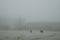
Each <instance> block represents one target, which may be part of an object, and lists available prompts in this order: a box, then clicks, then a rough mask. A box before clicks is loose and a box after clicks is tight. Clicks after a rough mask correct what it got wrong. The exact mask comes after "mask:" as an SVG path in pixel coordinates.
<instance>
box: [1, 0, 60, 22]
mask: <svg viewBox="0 0 60 40" xmlns="http://www.w3.org/2000/svg"><path fill="white" fill-rule="evenodd" d="M0 16H4V17H7V18H12V19H13V18H14V19H16V18H18V17H19V16H21V17H22V18H25V19H26V21H27V22H32V21H39V22H40V21H49V22H52V21H57V22H60V0H0Z"/></svg>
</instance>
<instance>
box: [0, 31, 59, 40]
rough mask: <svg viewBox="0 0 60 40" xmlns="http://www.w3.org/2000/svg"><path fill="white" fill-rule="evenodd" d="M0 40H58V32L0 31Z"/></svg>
mask: <svg viewBox="0 0 60 40" xmlns="http://www.w3.org/2000/svg"><path fill="white" fill-rule="evenodd" d="M0 40H60V32H51V31H44V32H43V33H40V32H39V31H36V30H35V31H33V32H32V33H30V32H29V31H0Z"/></svg>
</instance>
